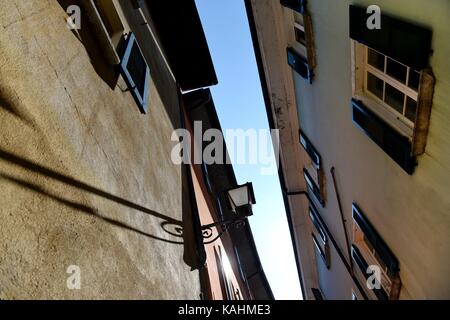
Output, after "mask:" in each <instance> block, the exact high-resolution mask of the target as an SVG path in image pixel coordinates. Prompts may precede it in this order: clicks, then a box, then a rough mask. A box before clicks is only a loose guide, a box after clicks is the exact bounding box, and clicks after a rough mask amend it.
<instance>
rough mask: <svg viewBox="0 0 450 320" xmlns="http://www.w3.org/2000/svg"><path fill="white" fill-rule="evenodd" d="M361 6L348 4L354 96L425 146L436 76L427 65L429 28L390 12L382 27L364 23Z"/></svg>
mask: <svg viewBox="0 0 450 320" xmlns="http://www.w3.org/2000/svg"><path fill="white" fill-rule="evenodd" d="M368 17H369V14H367V12H366V9H365V8H363V7H358V6H353V5H350V38H351V39H352V88H353V94H352V95H353V99H354V100H357V101H360V102H361V104H363V105H364V106H365V107H366V108H368V109H370V111H372V112H373V113H375V114H376V115H377V117H378V118H379V119H380V120H381V121H383V122H385V123H386V124H387V125H388V126H390V127H391V128H393V129H394V130H396V131H397V132H398V133H399V134H401V135H402V136H404V137H406V138H408V139H409V140H410V142H411V150H410V151H411V156H418V155H421V154H423V153H424V152H425V147H426V141H427V135H428V128H429V120H430V115H431V106H432V98H433V93H434V83H435V79H434V76H433V73H432V71H431V68H430V67H429V65H428V61H429V56H430V53H431V30H429V29H427V28H425V27H422V26H418V25H414V24H411V23H408V22H405V21H402V20H399V19H397V18H394V17H391V16H389V15H385V14H382V15H381V23H382V25H383V28H381V29H379V30H377V29H374V30H370V29H368V28H367V27H366V22H367V19H368Z"/></svg>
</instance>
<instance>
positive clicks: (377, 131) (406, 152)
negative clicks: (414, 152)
mask: <svg viewBox="0 0 450 320" xmlns="http://www.w3.org/2000/svg"><path fill="white" fill-rule="evenodd" d="M352 109H353V122H354V123H355V124H356V125H357V126H358V127H359V128H360V129H362V130H363V131H364V132H365V133H366V134H367V136H369V138H371V139H372V140H373V141H374V142H375V143H376V144H377V145H378V146H379V147H380V148H381V149H383V150H384V152H386V154H387V155H389V157H391V158H392V159H393V160H394V161H395V162H397V163H398V164H399V165H400V167H402V168H403V170H405V171H406V172H407V173H408V174H413V172H414V168H415V166H416V158H415V157H413V156H411V147H412V146H411V141H409V139H408V138H407V137H405V136H403V135H401V134H400V133H399V132H397V130H395V129H394V128H392V127H391V126H390V125H388V124H387V123H386V122H385V121H384V120H382V119H381V118H380V117H378V116H377V115H376V114H375V113H373V112H372V111H370V110H369V109H368V108H367V107H366V106H364V104H363V103H362V102H361V101H357V100H355V99H352Z"/></svg>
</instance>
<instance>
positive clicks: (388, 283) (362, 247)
mask: <svg viewBox="0 0 450 320" xmlns="http://www.w3.org/2000/svg"><path fill="white" fill-rule="evenodd" d="M353 244H355V245H356V246H357V247H358V249H359V251H360V253H361V254H362V256H363V258H364V260H366V262H367V263H368V265H369V266H370V265H374V266H378V267H379V268H380V270H381V286H382V287H383V289H384V291H385V292H386V294H387V295H388V296H390V293H391V289H392V285H393V279H391V278H390V277H389V275H388V273H387V271H388V270H387V267H386V266H385V265H384V263H383V262H382V261H381V262H380V261H379V260H378V258H377V256H376V253H375V249H373V248H370V247H369V246H368V244H367V242H366V241H365V240H364V232H363V231H362V230H361V229H360V228H359V226H358V224H357V223H356V221H353ZM383 265H384V267H383Z"/></svg>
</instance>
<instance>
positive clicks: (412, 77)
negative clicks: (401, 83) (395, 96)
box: [408, 69, 420, 91]
mask: <svg viewBox="0 0 450 320" xmlns="http://www.w3.org/2000/svg"><path fill="white" fill-rule="evenodd" d="M419 79H420V73H418V72H417V71H414V70H412V69H411V70H410V71H409V81H408V87H410V88H411V89H414V90H416V91H417V90H419Z"/></svg>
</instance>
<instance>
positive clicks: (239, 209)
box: [227, 182, 256, 217]
mask: <svg viewBox="0 0 450 320" xmlns="http://www.w3.org/2000/svg"><path fill="white" fill-rule="evenodd" d="M227 197H228V201H229V204H230V206H231V211H233V212H234V213H235V214H237V215H238V216H245V217H248V216H251V215H253V212H252V205H254V204H255V203H256V201H255V194H254V192H253V185H252V183H251V182H247V183H246V184H243V185H240V186H237V187H236V188H233V189H229V190H228V191H227Z"/></svg>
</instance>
